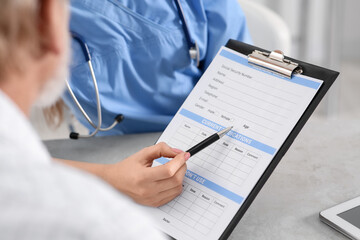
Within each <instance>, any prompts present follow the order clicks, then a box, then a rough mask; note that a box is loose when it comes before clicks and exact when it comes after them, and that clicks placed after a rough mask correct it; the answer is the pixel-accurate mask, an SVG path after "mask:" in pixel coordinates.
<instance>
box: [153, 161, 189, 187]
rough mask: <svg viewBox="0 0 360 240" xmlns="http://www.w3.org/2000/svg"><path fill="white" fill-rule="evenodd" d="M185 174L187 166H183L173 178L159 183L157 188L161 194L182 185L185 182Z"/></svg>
mask: <svg viewBox="0 0 360 240" xmlns="http://www.w3.org/2000/svg"><path fill="white" fill-rule="evenodd" d="M185 173H186V164H184V165H182V166H181V168H180V169H179V170H178V171H177V172H176V173H175V175H174V176H173V177H171V178H167V179H162V180H159V181H157V184H156V188H157V189H158V191H159V192H162V191H166V190H169V189H171V188H174V187H177V186H179V185H181V184H182V182H183V180H184V177H185Z"/></svg>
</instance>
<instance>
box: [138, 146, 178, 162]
mask: <svg viewBox="0 0 360 240" xmlns="http://www.w3.org/2000/svg"><path fill="white" fill-rule="evenodd" d="M179 151H181V150H179V149H174V148H171V147H170V146H169V145H167V144H166V143H164V142H160V143H158V144H156V145H153V146H150V147H146V148H144V149H143V150H141V151H140V152H138V155H140V156H138V157H139V159H141V160H143V161H144V162H146V163H147V162H153V161H154V159H157V158H160V157H168V158H173V157H175V156H176V155H177V154H179Z"/></svg>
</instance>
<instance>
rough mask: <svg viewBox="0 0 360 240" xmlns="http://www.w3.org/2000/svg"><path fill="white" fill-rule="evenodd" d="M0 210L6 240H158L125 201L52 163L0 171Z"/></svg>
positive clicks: (104, 186) (86, 177) (99, 184)
mask: <svg viewBox="0 0 360 240" xmlns="http://www.w3.org/2000/svg"><path fill="white" fill-rule="evenodd" d="M0 211H1V212H2V214H1V215H0V232H2V233H5V236H9V237H10V238H11V237H12V236H14V235H16V236H18V237H19V238H26V237H27V236H29V235H30V236H33V237H34V238H36V239H71V238H85V239H113V238H114V236H118V237H119V238H123V239H135V238H141V237H143V236H144V235H143V234H146V235H147V236H149V237H150V239H151V238H153V239H158V238H159V237H160V238H161V236H160V235H159V233H158V232H157V231H156V230H155V229H153V228H152V226H150V221H149V220H148V218H147V217H146V216H144V214H143V213H141V211H140V210H139V209H138V207H137V206H136V205H135V204H134V203H132V202H131V201H130V200H129V199H127V198H126V197H125V196H123V195H121V194H119V193H117V192H116V191H115V190H113V189H112V188H111V187H110V186H108V185H107V184H105V183H103V182H101V181H100V180H98V179H97V178H96V177H93V176H90V175H87V174H85V173H82V172H80V171H77V170H76V169H72V168H70V167H66V166H62V165H60V164H57V163H52V164H36V163H35V164H33V165H32V166H30V165H27V166H26V167H24V168H21V166H18V167H10V168H7V169H3V168H1V167H0ZM20 229H21V231H19V230H20ZM139 229H142V231H141V232H140V233H139ZM140 234H141V235H140Z"/></svg>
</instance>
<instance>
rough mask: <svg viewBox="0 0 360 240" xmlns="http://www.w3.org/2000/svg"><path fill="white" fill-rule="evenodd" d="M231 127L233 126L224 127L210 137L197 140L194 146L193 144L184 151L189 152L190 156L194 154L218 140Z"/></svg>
mask: <svg viewBox="0 0 360 240" xmlns="http://www.w3.org/2000/svg"><path fill="white" fill-rule="evenodd" d="M232 128H233V127H232V126H231V127H228V128H225V129H223V130H221V131H219V132H217V133H214V134H213V135H211V136H210V137H208V138H206V139H205V140H203V141H201V142H199V143H198V144H196V145H195V146H193V147H192V148H190V149H189V150H187V151H186V152H188V153H190V156H193V155H195V154H196V153H197V152H199V151H201V150H203V149H204V148H206V147H207V146H209V145H210V144H212V143H214V142H216V141H217V140H219V139H220V138H222V137H223V136H225V135H226V134H227V133H228V132H229V131H230V130H231V129H232Z"/></svg>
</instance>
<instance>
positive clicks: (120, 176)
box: [55, 143, 190, 207]
mask: <svg viewBox="0 0 360 240" xmlns="http://www.w3.org/2000/svg"><path fill="white" fill-rule="evenodd" d="M160 157H167V158H173V159H172V160H171V161H170V162H168V163H166V164H164V165H160V166H157V167H151V165H152V162H153V161H154V159H157V158H160ZM189 157H190V154H189V153H185V152H182V151H181V150H178V149H174V148H171V147H169V146H168V145H166V144H165V143H158V144H156V145H154V146H151V147H147V148H144V149H142V150H141V151H139V152H137V153H135V154H133V155H131V156H130V157H128V158H126V159H124V160H123V161H120V162H118V163H115V164H96V163H84V162H77V161H70V160H61V159H55V160H57V161H60V162H62V163H64V164H67V165H70V166H72V167H75V168H79V169H82V170H84V171H87V172H89V173H91V174H94V175H96V176H98V177H100V178H102V179H103V180H105V181H106V182H108V183H109V184H110V185H112V186H113V187H114V188H116V189H117V190H119V191H120V192H122V193H124V194H126V195H128V196H129V197H131V198H132V199H133V200H134V201H135V202H137V203H140V204H143V205H147V206H154V207H157V206H161V205H163V204H165V203H167V202H169V201H171V200H172V199H173V198H175V197H176V196H178V195H179V194H180V193H181V191H182V182H183V179H184V176H185V172H186V161H187V159H189Z"/></svg>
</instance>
